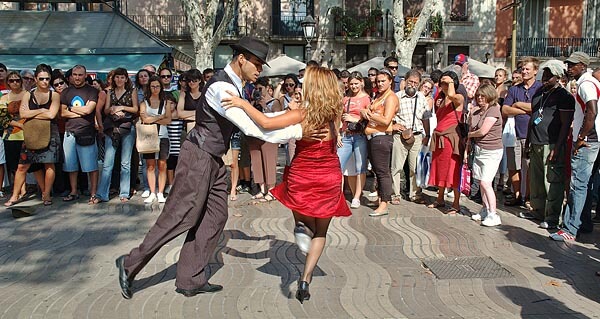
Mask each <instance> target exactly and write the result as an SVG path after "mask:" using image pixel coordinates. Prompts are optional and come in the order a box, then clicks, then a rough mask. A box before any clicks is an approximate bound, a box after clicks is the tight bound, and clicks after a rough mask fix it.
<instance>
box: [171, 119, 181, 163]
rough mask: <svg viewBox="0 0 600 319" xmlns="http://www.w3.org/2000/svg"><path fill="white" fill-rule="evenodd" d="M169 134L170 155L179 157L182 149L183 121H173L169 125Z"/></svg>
mask: <svg viewBox="0 0 600 319" xmlns="http://www.w3.org/2000/svg"><path fill="white" fill-rule="evenodd" d="M167 130H168V132H169V143H170V149H169V155H175V156H179V150H180V149H181V132H182V130H183V121H182V120H171V123H170V124H169V125H167Z"/></svg>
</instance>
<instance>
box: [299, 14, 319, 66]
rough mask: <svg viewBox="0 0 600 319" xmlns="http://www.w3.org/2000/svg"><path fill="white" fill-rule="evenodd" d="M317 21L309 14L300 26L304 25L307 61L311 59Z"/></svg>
mask: <svg viewBox="0 0 600 319" xmlns="http://www.w3.org/2000/svg"><path fill="white" fill-rule="evenodd" d="M316 25H317V23H316V22H315V19H313V17H312V16H310V15H308V16H306V18H304V21H302V22H300V26H302V31H303V32H304V39H306V62H308V60H310V57H311V55H310V50H311V49H312V47H311V46H310V41H312V39H313V38H314V37H315V26H316Z"/></svg>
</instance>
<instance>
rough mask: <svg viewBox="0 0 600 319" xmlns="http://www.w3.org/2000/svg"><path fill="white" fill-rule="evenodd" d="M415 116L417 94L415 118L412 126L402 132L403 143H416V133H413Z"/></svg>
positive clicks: (415, 113)
mask: <svg viewBox="0 0 600 319" xmlns="http://www.w3.org/2000/svg"><path fill="white" fill-rule="evenodd" d="M415 116H417V97H416V96H415V108H414V110H413V118H412V126H411V127H410V128H407V129H405V130H404V131H402V133H401V134H400V137H401V138H402V143H404V144H405V145H412V144H414V143H415V134H414V133H413V129H414V127H415Z"/></svg>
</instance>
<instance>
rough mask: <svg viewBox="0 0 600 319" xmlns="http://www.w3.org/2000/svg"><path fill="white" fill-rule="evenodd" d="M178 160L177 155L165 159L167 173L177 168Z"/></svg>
mask: <svg viewBox="0 0 600 319" xmlns="http://www.w3.org/2000/svg"><path fill="white" fill-rule="evenodd" d="M178 160H179V156H178V155H173V154H171V155H169V158H168V159H167V170H169V171H174V170H175V168H176V167H177V161H178Z"/></svg>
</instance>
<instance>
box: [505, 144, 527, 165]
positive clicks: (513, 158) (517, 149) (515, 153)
mask: <svg viewBox="0 0 600 319" xmlns="http://www.w3.org/2000/svg"><path fill="white" fill-rule="evenodd" d="M524 150H525V139H518V140H517V143H516V145H515V146H514V147H507V148H506V167H507V168H508V170H511V171H520V170H521V167H522V166H523V164H522V162H523V160H526V159H525V158H524V157H523V156H524Z"/></svg>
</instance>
